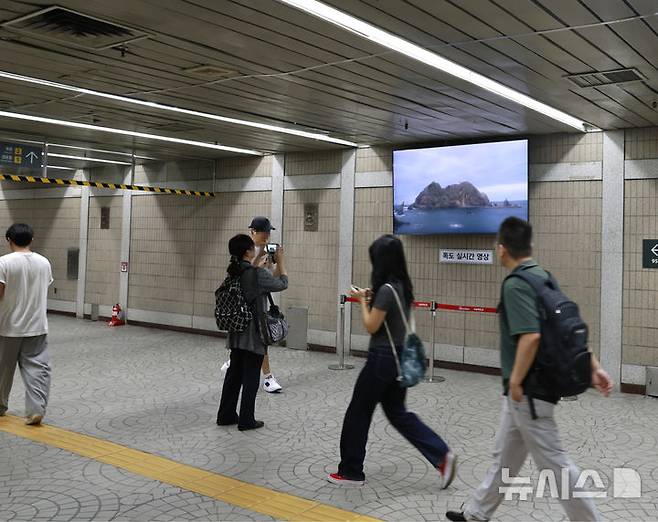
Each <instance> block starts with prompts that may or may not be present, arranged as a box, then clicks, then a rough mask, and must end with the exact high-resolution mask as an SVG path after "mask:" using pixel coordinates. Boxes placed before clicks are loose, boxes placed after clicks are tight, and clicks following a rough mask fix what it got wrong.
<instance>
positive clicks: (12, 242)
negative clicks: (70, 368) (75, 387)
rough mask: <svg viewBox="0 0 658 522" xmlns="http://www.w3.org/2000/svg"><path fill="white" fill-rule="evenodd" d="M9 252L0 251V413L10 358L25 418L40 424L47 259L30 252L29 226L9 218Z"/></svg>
mask: <svg viewBox="0 0 658 522" xmlns="http://www.w3.org/2000/svg"><path fill="white" fill-rule="evenodd" d="M5 237H6V239H7V242H8V243H9V248H10V250H11V254H7V255H5V256H2V257H0V416H3V415H4V414H5V413H6V411H7V408H8V403H9V393H10V392H11V386H12V384H13V381H14V373H15V371H16V364H18V366H19V368H20V371H21V377H22V378H23V382H24V383H25V417H26V420H25V423H26V424H30V425H37V424H41V421H42V420H43V417H44V415H45V414H46V407H47V405H48V396H49V394H50V372H51V369H50V354H49V352H48V341H47V336H48V318H47V316H46V309H47V303H48V287H49V286H50V284H51V283H52V282H53V276H52V269H51V267H50V262H49V261H48V260H47V259H46V258H45V257H43V256H42V255H39V254H37V253H36V252H32V251H31V250H30V245H31V244H32V239H33V237H34V233H33V232H32V227H30V226H29V225H25V224H23V223H15V224H13V225H12V226H11V227H9V229H8V230H7V233H6V235H5Z"/></svg>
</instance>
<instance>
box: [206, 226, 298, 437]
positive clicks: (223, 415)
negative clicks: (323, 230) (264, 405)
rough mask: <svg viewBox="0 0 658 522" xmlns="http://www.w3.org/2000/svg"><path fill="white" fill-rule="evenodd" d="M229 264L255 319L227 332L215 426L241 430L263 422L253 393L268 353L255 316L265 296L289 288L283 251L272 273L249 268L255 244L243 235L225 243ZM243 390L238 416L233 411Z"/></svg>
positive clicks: (228, 270) (278, 252) (263, 310)
mask: <svg viewBox="0 0 658 522" xmlns="http://www.w3.org/2000/svg"><path fill="white" fill-rule="evenodd" d="M228 249H229V253H230V254H231V261H230V264H229V266H228V269H227V272H228V274H229V275H231V276H240V286H241V287H242V292H243V293H244V297H245V301H246V302H247V304H248V305H249V306H250V307H251V309H252V311H253V313H254V318H253V319H252V320H251V321H250V322H249V325H248V326H247V328H246V329H245V331H244V332H229V336H228V343H227V346H228V348H230V350H231V363H230V365H229V367H228V369H227V371H226V377H225V378H224V386H223V388H222V398H221V400H220V402H219V411H218V412H217V424H218V425H220V426H228V425H231V424H237V425H238V429H239V430H240V431H245V430H253V429H258V428H262V427H263V426H264V425H265V423H264V422H262V421H257V420H256V418H255V416H254V409H255V403H256V394H257V393H258V386H259V385H260V368H261V365H262V364H263V357H264V356H265V355H266V354H267V345H265V343H264V342H263V341H262V339H261V337H260V334H259V331H258V324H257V321H258V319H257V318H258V317H260V316H261V315H262V314H264V313H265V310H266V307H267V294H269V293H272V292H281V291H283V290H285V289H286V288H288V275H287V273H286V269H285V255H284V252H283V248H279V249H278V250H277V253H276V267H275V269H274V271H273V272H270V271H269V270H266V269H264V268H261V267H255V266H253V265H252V262H253V260H254V258H255V257H256V245H255V244H254V241H253V239H251V238H250V237H249V236H247V235H246V234H238V235H237V236H235V237H233V238H231V240H230V241H229V243H228ZM241 388H242V400H241V401H240V413H239V414H238V413H237V411H236V408H237V405H238V396H239V395H240V389H241Z"/></svg>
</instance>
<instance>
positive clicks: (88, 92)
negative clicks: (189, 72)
mask: <svg viewBox="0 0 658 522" xmlns="http://www.w3.org/2000/svg"><path fill="white" fill-rule="evenodd" d="M0 77H2V78H7V79H10V80H16V81H19V82H27V83H35V84H38V85H46V86H48V87H52V88H53V89H62V90H65V91H72V92H78V93H80V94H86V95H88V96H95V97H98V98H107V99H109V100H115V101H120V102H122V103H130V104H133V105H141V106H142V107H150V108H151V109H157V110H161V111H169V112H176V113H179V114H186V115H188V116H195V117H197V118H205V119H208V120H214V121H221V122H223V123H231V124H234V125H244V126H246V127H254V128H257V129H263V130H269V131H272V132H279V133H282V134H291V135H293V136H299V137H302V138H309V139H312V140H317V141H326V142H329V143H336V144H337V145H345V146H347V147H356V146H357V144H356V143H354V142H351V141H347V140H341V139H339V138H332V137H331V136H326V135H324V134H320V133H317V132H307V131H302V130H297V129H288V128H286V127H280V126H278V125H270V124H269V123H258V122H255V121H248V120H240V119H238V118H229V117H228V116H219V115H218V114H210V113H208V112H201V111H193V110H191V109H183V108H182V107H175V106H173V105H164V104H162V103H156V102H150V101H146V100H139V99H137V98H129V97H127V96H119V95H117V94H109V93H106V92H100V91H94V90H91V89H84V88H82V87H76V86H74V85H67V84H64V83H57V82H51V81H48V80H42V79H40V78H33V77H31V76H23V75H21V74H14V73H10V72H7V71H0Z"/></svg>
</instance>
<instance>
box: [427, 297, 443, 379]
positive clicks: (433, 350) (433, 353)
mask: <svg viewBox="0 0 658 522" xmlns="http://www.w3.org/2000/svg"><path fill="white" fill-rule="evenodd" d="M436 309H437V304H436V301H432V304H431V306H430V311H431V312H432V335H431V336H430V338H431V341H430V342H431V349H430V371H429V376H428V377H427V378H426V379H425V382H443V381H445V380H446V379H445V377H441V376H440V375H436V376H435V375H434V359H435V356H436V343H435V341H436Z"/></svg>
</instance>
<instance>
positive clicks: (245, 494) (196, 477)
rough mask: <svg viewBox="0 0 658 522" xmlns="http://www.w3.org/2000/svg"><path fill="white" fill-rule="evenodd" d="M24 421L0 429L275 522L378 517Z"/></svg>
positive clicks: (1, 422) (9, 421)
mask: <svg viewBox="0 0 658 522" xmlns="http://www.w3.org/2000/svg"><path fill="white" fill-rule="evenodd" d="M24 422H25V421H24V419H22V418H20V417H15V416H13V415H7V416H4V417H0V431H4V432H7V433H10V434H12V435H16V436H18V437H23V438H25V439H29V440H32V441H34V442H39V443H41V444H47V445H49V446H54V447H56V448H61V449H63V450H66V451H69V452H71V453H75V454H77V455H81V456H83V457H87V458H90V459H94V460H97V461H99V462H103V463H105V464H110V465H112V466H115V467H117V468H121V469H125V470H126V471H130V472H132V473H135V474H137V475H141V476H143V477H148V478H150V479H153V480H157V481H159V482H164V483H166V484H171V485H172V486H178V487H180V488H183V489H186V490H188V491H193V492H195V493H199V494H200V495H205V496H206V497H210V498H214V499H217V500H221V501H222V502H226V503H227V504H231V505H234V506H239V507H241V508H244V509H248V510H250V511H255V512H257V513H262V514H264V515H269V516H271V517H274V518H276V519H279V520H292V521H300V522H301V521H305V522H306V521H309V522H311V521H318V522H319V521H331V522H333V521H341V520H344V521H355V522H367V521H372V522H374V521H376V520H378V519H376V518H371V517H367V516H365V515H361V514H359V513H354V512H352V511H346V510H344V509H339V508H336V507H333V506H329V505H326V504H321V503H320V502H315V501H313V500H307V499H304V498H300V497H296V496H294V495H288V494H287V493H279V492H278V491H274V490H272V489H268V488H264V487H261V486H256V485H254V484H249V483H247V482H242V481H240V480H236V479H234V478H231V477H226V476H224V475H219V474H217V473H212V472H210V471H204V470H202V469H199V468H194V467H192V466H186V465H184V464H180V463H179V462H175V461H173V460H169V459H166V458H163V457H157V456H155V455H151V454H150V453H146V452H143V451H138V450H134V449H131V448H127V447H125V446H121V445H120V444H115V443H113V442H108V441H105V440H102V439H97V438H95V437H90V436H88V435H82V434H80V433H75V432H72V431H67V430H63V429H61V428H56V427H54V426H48V425H43V426H36V427H35V426H26V425H25V423H24Z"/></svg>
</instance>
